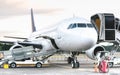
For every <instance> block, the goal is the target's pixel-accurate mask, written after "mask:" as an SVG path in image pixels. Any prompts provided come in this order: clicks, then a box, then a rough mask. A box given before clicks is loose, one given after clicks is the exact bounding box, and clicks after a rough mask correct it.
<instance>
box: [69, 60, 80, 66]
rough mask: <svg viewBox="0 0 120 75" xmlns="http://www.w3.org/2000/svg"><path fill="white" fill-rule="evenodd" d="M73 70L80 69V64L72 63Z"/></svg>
mask: <svg viewBox="0 0 120 75" xmlns="http://www.w3.org/2000/svg"><path fill="white" fill-rule="evenodd" d="M71 65H72V68H79V66H80V65H79V62H75V61H72V62H71Z"/></svg>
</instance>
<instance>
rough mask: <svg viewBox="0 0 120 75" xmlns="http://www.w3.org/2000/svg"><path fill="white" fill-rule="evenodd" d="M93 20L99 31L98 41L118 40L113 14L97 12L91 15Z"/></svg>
mask: <svg viewBox="0 0 120 75" xmlns="http://www.w3.org/2000/svg"><path fill="white" fill-rule="evenodd" d="M91 22H92V24H93V25H94V26H95V28H96V30H97V32H98V41H106V42H115V41H116V28H115V17H114V15H113V14H110V13H98V14H95V15H93V16H92V17H91Z"/></svg>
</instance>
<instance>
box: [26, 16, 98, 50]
mask: <svg viewBox="0 0 120 75" xmlns="http://www.w3.org/2000/svg"><path fill="white" fill-rule="evenodd" d="M40 36H48V37H51V38H53V39H54V40H55V44H56V45H57V46H58V48H59V49H60V50H63V51H82V50H87V49H89V48H91V47H92V46H94V45H95V44H96V42H97V31H96V30H95V28H94V26H93V25H91V23H90V22H88V21H86V20H85V19H82V18H78V17H74V18H70V19H66V20H63V21H62V22H60V23H58V24H57V25H56V26H55V27H53V28H51V29H47V30H44V31H40V32H34V33H32V35H31V36H30V37H29V38H28V41H31V42H34V43H35V42H36V43H37V44H38V43H39V44H44V42H41V41H43V39H44V38H41V37H40ZM36 37H39V38H36ZM44 41H47V42H48V43H47V44H45V45H48V44H50V46H49V47H50V48H49V47H47V48H49V49H55V48H54V47H52V44H51V43H50V41H49V40H48V39H44ZM45 45H44V46H45Z"/></svg>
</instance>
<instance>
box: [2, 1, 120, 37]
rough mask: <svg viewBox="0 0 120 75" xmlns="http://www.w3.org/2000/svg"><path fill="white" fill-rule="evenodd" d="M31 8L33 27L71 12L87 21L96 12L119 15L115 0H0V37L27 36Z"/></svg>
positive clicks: (47, 24) (119, 6) (49, 23)
mask: <svg viewBox="0 0 120 75" xmlns="http://www.w3.org/2000/svg"><path fill="white" fill-rule="evenodd" d="M31 8H33V10H34V18H35V25H36V27H37V30H42V29H45V28H49V27H51V26H54V25H55V24H56V23H57V22H59V21H61V20H63V19H66V18H70V17H73V16H78V17H82V18H85V19H87V20H89V21H90V17H91V16H92V15H94V14H96V13H113V14H114V15H115V17H118V18H120V3H119V0H0V37H3V36H7V35H8V36H21V37H28V36H29V35H30V33H31V18H30V9H31Z"/></svg>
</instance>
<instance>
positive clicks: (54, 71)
mask: <svg viewBox="0 0 120 75" xmlns="http://www.w3.org/2000/svg"><path fill="white" fill-rule="evenodd" d="M65 60H66V58H65V57H63V56H62V57H60V56H52V57H51V58H50V59H49V63H48V64H44V65H43V67H42V68H34V67H30V66H27V67H25V66H24V67H17V68H9V69H4V68H0V75H120V65H117V66H114V67H113V68H110V69H109V72H108V73H99V72H95V70H94V64H93V63H94V61H93V60H91V59H89V58H87V57H86V56H85V55H80V56H79V57H78V60H79V62H80V68H78V69H72V68H71V65H70V64H67V62H66V61H65Z"/></svg>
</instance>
